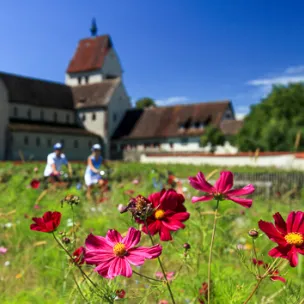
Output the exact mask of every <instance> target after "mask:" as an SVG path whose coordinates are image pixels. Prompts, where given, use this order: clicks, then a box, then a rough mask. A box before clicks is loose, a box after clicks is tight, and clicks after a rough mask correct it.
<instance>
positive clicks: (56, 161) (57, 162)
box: [44, 143, 71, 182]
mask: <svg viewBox="0 0 304 304" xmlns="http://www.w3.org/2000/svg"><path fill="white" fill-rule="evenodd" d="M53 148H54V152H53V153H50V154H49V155H48V157H47V164H46V167H45V170H44V176H45V177H47V178H49V180H50V181H51V182H59V181H61V180H60V170H61V167H62V165H65V166H67V167H68V168H69V172H70V171H71V168H70V166H69V163H68V160H67V158H66V156H65V155H64V154H63V153H62V150H63V146H62V144H61V143H57V144H55V145H54V147H53Z"/></svg>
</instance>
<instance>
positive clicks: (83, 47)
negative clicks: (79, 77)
mask: <svg viewBox="0 0 304 304" xmlns="http://www.w3.org/2000/svg"><path fill="white" fill-rule="evenodd" d="M111 47H112V42H111V38H110V36H109V35H103V36H97V37H91V38H86V39H82V40H80V41H79V43H78V47H77V49H76V52H75V53H74V56H73V58H72V60H71V61H70V63H69V66H68V68H67V73H79V72H87V71H93V70H99V69H101V68H102V66H103V63H104V60H105V57H106V55H107V53H108V51H109V49H110V48H111Z"/></svg>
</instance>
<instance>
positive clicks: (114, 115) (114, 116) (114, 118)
mask: <svg viewBox="0 0 304 304" xmlns="http://www.w3.org/2000/svg"><path fill="white" fill-rule="evenodd" d="M116 118H117V115H116V113H113V121H116Z"/></svg>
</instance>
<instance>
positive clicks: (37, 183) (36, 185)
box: [30, 179, 40, 189]
mask: <svg viewBox="0 0 304 304" xmlns="http://www.w3.org/2000/svg"><path fill="white" fill-rule="evenodd" d="M30 185H31V187H32V188H33V189H38V188H39V186H40V181H39V180H38V179H33V180H32V181H31V184H30Z"/></svg>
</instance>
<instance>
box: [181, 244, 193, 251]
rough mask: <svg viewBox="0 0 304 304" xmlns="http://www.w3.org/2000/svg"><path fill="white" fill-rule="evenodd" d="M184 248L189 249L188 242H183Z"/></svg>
mask: <svg viewBox="0 0 304 304" xmlns="http://www.w3.org/2000/svg"><path fill="white" fill-rule="evenodd" d="M183 247H184V248H185V250H189V249H190V248H191V246H190V244H188V243H185V244H184V246H183Z"/></svg>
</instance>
